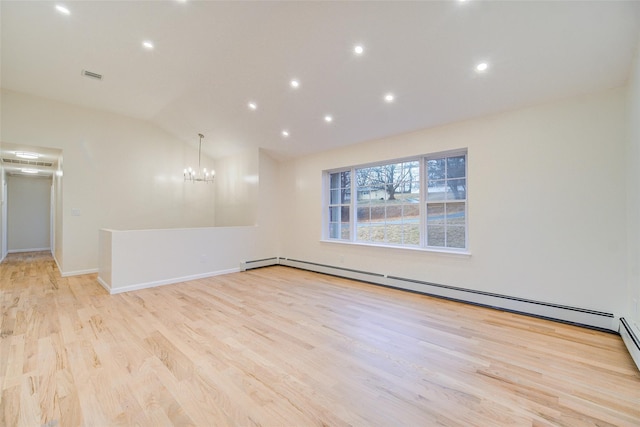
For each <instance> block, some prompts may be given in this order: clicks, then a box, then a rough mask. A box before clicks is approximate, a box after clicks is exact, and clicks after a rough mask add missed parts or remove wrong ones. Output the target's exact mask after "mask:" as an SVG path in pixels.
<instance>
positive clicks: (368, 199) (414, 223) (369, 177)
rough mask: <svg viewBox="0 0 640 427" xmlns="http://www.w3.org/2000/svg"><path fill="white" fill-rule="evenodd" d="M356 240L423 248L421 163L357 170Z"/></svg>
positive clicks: (386, 165)
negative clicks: (421, 232)
mask: <svg viewBox="0 0 640 427" xmlns="http://www.w3.org/2000/svg"><path fill="white" fill-rule="evenodd" d="M355 176H356V194H357V198H356V213H357V215H356V221H355V223H356V235H355V238H356V241H358V242H371V243H387V244H394V245H410V246H419V245H420V162H418V161H408V162H399V163H389V164H384V165H378V166H371V167H367V168H359V169H355Z"/></svg>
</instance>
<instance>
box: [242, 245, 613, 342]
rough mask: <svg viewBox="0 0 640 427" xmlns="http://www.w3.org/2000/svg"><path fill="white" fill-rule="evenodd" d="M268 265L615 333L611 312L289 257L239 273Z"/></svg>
mask: <svg viewBox="0 0 640 427" xmlns="http://www.w3.org/2000/svg"><path fill="white" fill-rule="evenodd" d="M271 265H283V266H287V267H294V268H299V269H302V270H308V271H314V272H317V273H323V274H329V275H332V276H337V277H344V278H347V279H354V280H359V281H362V282H368V283H372V284H376V285H381V286H387V287H390V288H397V289H403V290H407V291H411V292H416V293H420V294H425V295H430V296H435V297H439V298H445V299H449V300H454V301H460V302H464V303H468V304H475V305H480V306H483V307H490V308H494V309H498V310H503V311H509V312H514V313H520V314H525V315H529V316H535V317H540V318H544V319H549V320H554V321H559V322H563V323H569V324H573V325H578V326H582V327H587V328H591V329H597V330H602V331H605V332H613V333H616V332H618V325H617V323H618V322H617V321H616V319H615V316H614V315H613V314H612V313H605V312H601V311H596V310H589V309H584V308H579V307H571V306H566V305H560V304H553V303H547V302H542V301H535V300H530V299H524V298H518V297H513V296H509V295H501V294H496V293H490V292H484V291H477V290H473V289H465V288H459V287H455V286H447V285H442V284H437V283H431V282H426V281H421V280H415V279H408V278H403V277H398V276H390V275H386V274H380V273H371V272H367V271H361V270H354V269H349V268H344V267H337V266H332V265H326V264H319V263H314V262H308V261H301V260H295V259H290V258H283V257H275V258H266V259H262V260H256V261H246V262H244V263H242V266H241V270H242V271H245V270H250V269H252V268H260V267H267V266H271Z"/></svg>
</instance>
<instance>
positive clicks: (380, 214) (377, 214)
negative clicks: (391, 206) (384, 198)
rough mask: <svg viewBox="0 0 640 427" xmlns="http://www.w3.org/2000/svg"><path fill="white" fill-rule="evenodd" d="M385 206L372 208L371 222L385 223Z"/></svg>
mask: <svg viewBox="0 0 640 427" xmlns="http://www.w3.org/2000/svg"><path fill="white" fill-rule="evenodd" d="M384 211H385V209H384V205H382V206H380V205H378V206H375V205H374V206H371V221H384V219H385V215H384Z"/></svg>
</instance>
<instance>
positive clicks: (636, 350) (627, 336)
mask: <svg viewBox="0 0 640 427" xmlns="http://www.w3.org/2000/svg"><path fill="white" fill-rule="evenodd" d="M637 331H638V328H637V327H636V328H635V331H634V328H633V326H632V325H630V324H629V322H627V320H626V319H625V318H624V317H621V318H620V329H619V330H618V332H619V333H620V336H621V337H622V341H623V342H624V345H625V346H627V350H628V351H629V354H631V358H632V359H633V361H634V362H635V363H636V366H637V367H638V369H640V336H638V335H637V334H636V332H637Z"/></svg>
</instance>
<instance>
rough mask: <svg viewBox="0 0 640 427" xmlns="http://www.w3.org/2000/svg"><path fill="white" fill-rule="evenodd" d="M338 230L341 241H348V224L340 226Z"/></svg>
mask: <svg viewBox="0 0 640 427" xmlns="http://www.w3.org/2000/svg"><path fill="white" fill-rule="evenodd" d="M340 230H341V234H340V238H341V239H345V240H349V239H350V238H351V237H350V235H349V224H342V225H341V226H340Z"/></svg>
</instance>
